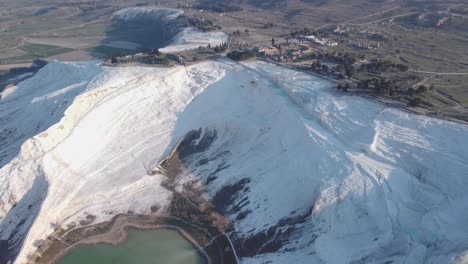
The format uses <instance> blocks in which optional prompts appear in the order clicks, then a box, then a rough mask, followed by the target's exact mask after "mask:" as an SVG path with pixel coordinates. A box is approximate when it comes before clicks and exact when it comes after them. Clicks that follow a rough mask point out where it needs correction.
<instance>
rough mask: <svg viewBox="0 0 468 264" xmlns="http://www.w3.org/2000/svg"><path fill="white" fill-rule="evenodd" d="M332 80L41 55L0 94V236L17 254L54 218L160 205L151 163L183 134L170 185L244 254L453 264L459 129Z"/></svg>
mask: <svg viewBox="0 0 468 264" xmlns="http://www.w3.org/2000/svg"><path fill="white" fill-rule="evenodd" d="M331 87H332V85H331V84H330V83H328V82H326V81H324V80H322V79H319V78H316V77H312V76H309V75H305V74H302V73H298V72H293V71H290V70H287V69H284V68H280V67H277V66H273V65H269V64H266V63H260V62H250V63H246V64H236V63H233V62H229V61H224V60H223V61H209V62H204V63H200V64H197V65H194V66H191V67H187V68H184V67H174V68H144V67H139V68H136V67H135V68H131V67H125V68H107V67H102V66H99V65H97V64H96V63H93V62H87V63H59V62H54V63H51V64H49V65H48V66H46V67H45V68H43V69H42V70H40V71H39V72H38V73H37V74H36V75H35V76H33V77H32V78H30V79H28V80H26V81H24V82H22V83H20V84H19V85H18V87H17V88H16V90H14V91H13V92H11V91H10V92H9V94H8V96H6V97H4V98H3V99H2V100H1V101H0V114H1V119H0V122H1V123H0V126H1V127H0V130H1V131H4V133H3V134H2V138H1V141H0V146H1V155H2V161H1V165H2V168H1V169H0V217H1V218H0V239H2V240H9V244H10V253H11V254H12V255H14V253H15V249H17V250H20V249H21V250H20V253H19V256H18V258H17V260H16V263H24V262H26V260H27V259H28V257H29V256H30V254H32V253H33V252H34V251H35V249H36V247H37V245H38V244H40V243H39V242H38V241H40V240H42V239H45V238H46V237H47V236H48V235H49V234H51V233H52V231H53V230H54V228H56V226H58V225H60V226H62V227H64V228H66V227H67V226H68V225H71V224H75V225H80V224H86V223H87V221H89V217H90V215H92V216H93V217H92V218H95V219H94V222H93V223H96V222H101V221H105V220H108V219H110V218H111V217H113V216H114V215H116V214H118V213H127V212H129V211H132V212H135V213H142V214H146V213H149V212H150V210H151V207H152V206H155V205H157V206H158V208H160V209H159V212H160V213H164V210H165V208H167V206H168V204H169V202H170V200H171V197H172V195H171V193H170V192H169V191H167V190H166V189H165V188H163V187H161V185H160V184H161V181H163V180H164V178H165V176H164V175H163V174H156V175H153V174H154V173H151V170H153V168H155V167H156V165H157V164H158V163H159V162H160V161H161V160H163V159H164V158H165V157H167V155H168V154H169V153H171V151H172V150H173V149H174V147H175V146H176V145H177V144H178V143H179V142H181V139H183V138H185V139H187V138H189V140H186V142H185V143H184V144H187V146H189V147H190V148H192V149H193V150H195V151H191V152H187V153H185V154H184V158H183V161H184V167H183V173H182V175H183V177H180V178H178V179H177V180H178V184H179V186H181V187H180V188H183V186H184V183H191V184H193V183H196V184H197V185H198V186H199V187H200V188H202V189H203V190H204V191H205V193H206V194H205V195H206V198H208V199H210V200H211V201H212V202H213V203H214V204H215V205H216V206H217V207H218V209H219V210H221V211H222V212H224V213H225V214H226V215H227V217H228V218H229V219H230V220H231V222H232V223H233V226H234V229H235V232H231V233H229V236H230V237H231V238H232V240H233V241H234V244H235V248H236V251H237V254H238V256H239V257H240V258H241V261H242V263H384V262H388V263H390V262H391V261H393V262H395V263H451V262H460V263H462V262H463V261H467V259H466V257H465V259H463V257H464V254H465V255H466V252H467V249H468V242H467V241H468V228H467V227H466V223H467V222H468V210H467V209H468V208H467V207H468V195H467V194H466V189H467V187H468V178H467V176H468V175H467V171H468V165H467V161H468V151H467V150H466V146H465V145H466V142H468V128H467V127H466V126H464V125H460V124H455V123H451V122H446V121H441V120H436V119H431V118H427V117H423V116H415V115H411V114H407V113H405V112H402V111H399V110H395V109H389V108H385V107H384V106H382V105H379V104H375V103H372V102H369V101H366V100H365V99H362V98H359V97H353V96H346V95H335V94H333V93H332V89H330V88H331ZM187 135H190V137H187ZM80 222H81V223H80ZM23 239H24V241H23Z"/></svg>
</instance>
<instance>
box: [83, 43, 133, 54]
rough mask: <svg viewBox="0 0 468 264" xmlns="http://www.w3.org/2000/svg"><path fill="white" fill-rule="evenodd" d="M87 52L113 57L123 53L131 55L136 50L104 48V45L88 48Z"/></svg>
mask: <svg viewBox="0 0 468 264" xmlns="http://www.w3.org/2000/svg"><path fill="white" fill-rule="evenodd" d="M86 51H89V52H96V53H100V54H103V55H106V56H112V55H115V54H121V53H124V54H131V53H133V52H135V50H133V49H122V48H114V47H109V46H103V45H101V46H96V47H91V48H87V49H86Z"/></svg>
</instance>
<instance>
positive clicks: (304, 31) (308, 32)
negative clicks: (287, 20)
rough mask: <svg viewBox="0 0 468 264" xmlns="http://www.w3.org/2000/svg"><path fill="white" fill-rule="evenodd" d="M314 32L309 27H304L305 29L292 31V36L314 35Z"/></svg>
mask: <svg viewBox="0 0 468 264" xmlns="http://www.w3.org/2000/svg"><path fill="white" fill-rule="evenodd" d="M312 33H313V32H312V31H311V30H310V29H308V28H304V29H301V30H294V31H291V33H290V34H291V36H293V37H297V36H309V35H313V34H312Z"/></svg>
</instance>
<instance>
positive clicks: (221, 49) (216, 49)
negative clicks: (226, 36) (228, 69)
mask: <svg viewBox="0 0 468 264" xmlns="http://www.w3.org/2000/svg"><path fill="white" fill-rule="evenodd" d="M227 48H228V45H227V43H226V42H223V43H221V44H219V45H216V47H214V52H216V53H221V52H225V51H226V50H227Z"/></svg>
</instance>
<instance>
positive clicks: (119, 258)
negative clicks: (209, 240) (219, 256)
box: [58, 229, 205, 264]
mask: <svg viewBox="0 0 468 264" xmlns="http://www.w3.org/2000/svg"><path fill="white" fill-rule="evenodd" d="M84 263H86V264H203V263H205V260H204V258H203V257H202V256H200V255H199V253H198V252H197V251H196V250H195V249H194V248H193V246H192V244H190V243H189V242H188V241H187V240H185V239H184V238H183V237H182V236H180V235H179V233H177V232H176V231H173V230H167V229H158V230H130V231H129V233H128V238H127V240H126V241H125V242H124V243H123V244H120V245H118V246H110V245H99V246H95V247H78V248H75V249H73V250H72V251H71V252H70V253H68V254H67V255H65V256H64V257H63V258H62V259H61V260H60V261H59V262H58V264H84Z"/></svg>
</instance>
